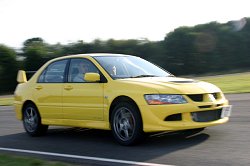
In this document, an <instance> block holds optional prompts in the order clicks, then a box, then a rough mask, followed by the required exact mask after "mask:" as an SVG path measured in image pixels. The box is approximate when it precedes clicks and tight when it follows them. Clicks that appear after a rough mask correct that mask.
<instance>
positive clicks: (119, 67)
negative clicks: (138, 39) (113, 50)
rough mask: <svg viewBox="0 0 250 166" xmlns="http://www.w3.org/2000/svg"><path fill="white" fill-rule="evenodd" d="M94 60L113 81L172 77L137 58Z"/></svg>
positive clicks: (100, 57) (102, 57) (103, 57)
mask: <svg viewBox="0 0 250 166" xmlns="http://www.w3.org/2000/svg"><path fill="white" fill-rule="evenodd" d="M94 58H95V59H96V60H97V61H98V62H99V63H100V65H101V66H102V67H103V68H104V69H105V70H106V71H107V72H108V74H109V75H110V76H111V77H112V78H113V79H118V78H139V77H168V76H171V74H170V73H168V72H167V71H165V70H163V69H161V68H159V67H158V66H156V65H154V64H152V63H150V62H148V61H146V60H144V59H141V58H139V57H135V56H99V57H94Z"/></svg>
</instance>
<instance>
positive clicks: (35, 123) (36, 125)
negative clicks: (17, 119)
mask: <svg viewBox="0 0 250 166" xmlns="http://www.w3.org/2000/svg"><path fill="white" fill-rule="evenodd" d="M23 126H24V129H25V131H26V132H27V133H28V134H29V135H30V136H40V135H44V134H45V133H46V132H47V130H48V126H47V125H43V124H41V117H40V115H39V112H38V110H37V108H36V107H35V105H33V104H28V105H26V106H25V108H24V110H23Z"/></svg>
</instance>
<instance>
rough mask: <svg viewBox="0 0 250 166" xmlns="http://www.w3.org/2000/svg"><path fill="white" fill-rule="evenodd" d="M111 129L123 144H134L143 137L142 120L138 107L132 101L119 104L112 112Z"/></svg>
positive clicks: (117, 139)
mask: <svg viewBox="0 0 250 166" xmlns="http://www.w3.org/2000/svg"><path fill="white" fill-rule="evenodd" d="M111 129H112V133H113V136H114V138H115V139H116V141H117V142H118V143H120V144H121V145H132V144H135V143H138V142H139V140H141V139H142V138H143V127H142V120H141V116H140V113H139V110H138V108H137V107H136V106H135V105H134V104H131V103H127V102H122V103H120V104H118V105H117V106H116V107H115V108H114V110H113V112H112V114H111Z"/></svg>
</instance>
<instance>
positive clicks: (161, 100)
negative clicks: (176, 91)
mask: <svg viewBox="0 0 250 166" xmlns="http://www.w3.org/2000/svg"><path fill="white" fill-rule="evenodd" d="M144 97H145V100H146V101H147V103H148V104H150V105H159V104H184V103H187V101H186V99H185V98H184V97H183V96H182V95H161V94H154V95H153V94H152V95H144Z"/></svg>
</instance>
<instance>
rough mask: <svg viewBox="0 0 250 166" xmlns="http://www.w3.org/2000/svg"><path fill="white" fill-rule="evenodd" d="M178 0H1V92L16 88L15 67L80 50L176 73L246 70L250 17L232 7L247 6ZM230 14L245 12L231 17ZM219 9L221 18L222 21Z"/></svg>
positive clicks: (36, 64)
mask: <svg viewBox="0 0 250 166" xmlns="http://www.w3.org/2000/svg"><path fill="white" fill-rule="evenodd" d="M183 3H186V2H182V1H179V0H178V1H176V3H175V4H171V3H170V2H165V1H159V2H157V1H155V2H153V1H147V2H143V1H136V2H133V1H128V2H124V1H109V0H108V1H105V2H101V1H98V0H94V1H92V3H90V4H89V3H87V1H82V2H80V1H71V2H70V3H69V1H65V0H63V1H55V2H53V3H52V2H51V3H50V2H49V1H47V0H45V1H35V2H34V1H29V0H24V1H21V2H18V1H15V0H10V1H5V0H2V1H0V4H2V5H1V7H0V14H1V15H0V18H1V17H2V18H3V19H1V20H2V21H1V22H0V23H1V28H0V94H11V93H13V91H14V89H15V86H16V84H17V82H16V75H17V71H18V70H19V69H24V70H26V71H36V70H37V69H39V67H41V66H42V65H43V64H44V63H45V62H47V61H48V60H50V59H52V58H55V57H60V56H65V55H72V54H82V53H99V52H102V53H103V52H104V53H105V52H106V53H121V54H130V55H136V56H139V57H142V58H144V59H146V60H149V61H151V62H153V63H155V64H157V65H159V66H161V67H163V68H164V69H166V70H168V71H169V72H171V73H173V74H174V75H177V76H204V75H217V74H229V73H240V72H247V71H250V18H248V17H247V15H245V16H242V15H237V12H236V9H237V11H241V10H242V11H244V10H243V9H245V8H238V7H239V6H235V5H234V4H232V3H231V2H227V1H223V3H221V2H220V3H221V4H220V5H219V6H218V4H216V1H209V2H204V3H203V4H202V3H200V2H199V1H196V0H192V1H189V4H183ZM230 3H231V4H230ZM171 5H172V6H171ZM185 5H186V6H187V7H186V8H184V7H183V6H185ZM228 5H230V6H228ZM237 5H240V6H242V7H244V6H245V5H244V4H240V2H238V4H237ZM77 6H78V7H77ZM79 6H80V7H79ZM175 7H176V8H175ZM189 7H190V8H189ZM191 7H192V8H191ZM222 7H224V8H222ZM207 8H208V9H207ZM119 9H123V10H119ZM175 9H176V10H175ZM203 9H204V11H203ZM205 9H206V10H205ZM232 9H235V10H232ZM74 10H77V12H73V14H72V13H71V11H74ZM78 10H79V11H78ZM112 10H113V11H112ZM191 10H193V11H191ZM80 11H88V13H81V12H80ZM110 11H112V12H110ZM213 11H215V12H217V16H216V14H214V13H213ZM50 12H52V13H50ZM168 12H169V13H168ZM218 12H219V13H220V14H218ZM227 12H228V13H233V12H235V13H236V16H235V17H239V16H242V17H241V18H239V19H237V20H234V18H235V17H234V16H231V18H232V20H229V19H230V18H228V15H227ZM63 13H64V14H66V15H63ZM105 13H108V14H105ZM131 13H132V14H131ZM190 13H191V15H189V14H190ZM22 14H24V15H22ZM133 14H134V17H135V18H134V19H136V20H133ZM221 14H222V15H224V16H225V17H226V18H225V19H224V20H222V21H220V20H221V19H222V18H221ZM243 14H245V13H244V12H243ZM207 15H211V16H212V17H207ZM22 16H23V17H22ZM64 16H65V17H64ZM189 16H190V17H189ZM198 17H199V18H206V19H204V20H203V19H202V20H200V19H198ZM216 18H218V19H216ZM156 19H158V20H159V22H155V20H156ZM72 20H73V21H72ZM186 20H189V21H193V22H190V23H188V22H187V21H186ZM218 20H219V21H218ZM51 21H53V22H51ZM181 21H183V22H181ZM176 22H178V24H176ZM64 25H65V26H64ZM173 25H174V26H176V27H173ZM13 26H14V28H13ZM58 26H59V27H58ZM141 26H142V27H141ZM65 27H66V29H64V28H65ZM107 27H108V28H107ZM25 28H26V29H25ZM122 28H124V29H122ZM138 28H139V29H138ZM148 28H149V29H148ZM24 29H25V30H24ZM50 29H51V31H50ZM53 29H54V30H55V31H52V30H53ZM117 29H119V30H118V31H117ZM164 29H166V30H164ZM91 30H92V32H91ZM98 30H102V31H98ZM29 32H30V33H29ZM34 32H35V33H34ZM86 32H87V35H84V34H85V33H86ZM90 32H91V33H90ZM112 32H113V33H112ZM159 32H160V33H159ZM131 33H132V34H137V35H134V36H133V35H131ZM55 34H56V35H55ZM69 34H71V35H69ZM102 34H103V35H102ZM117 34H118V36H117ZM138 34H139V35H138ZM153 34H156V36H157V35H158V37H155V36H153ZM159 34H160V35H159ZM105 35H106V36H105ZM119 35H120V36H119ZM122 35H123V36H122ZM57 36H60V37H57ZM64 36H65V38H64ZM76 36H79V38H77V37H76ZM71 37H72V38H71ZM51 38H53V40H52V39H51ZM65 41H67V42H65Z"/></svg>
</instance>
